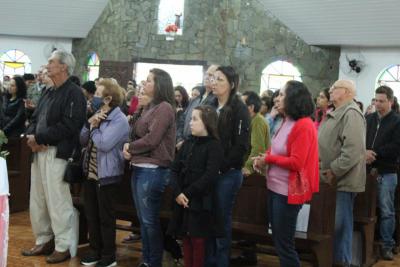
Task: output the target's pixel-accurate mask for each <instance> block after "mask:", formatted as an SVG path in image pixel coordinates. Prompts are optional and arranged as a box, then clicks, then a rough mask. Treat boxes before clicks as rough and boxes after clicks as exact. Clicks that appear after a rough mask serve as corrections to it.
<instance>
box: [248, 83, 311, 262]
mask: <svg viewBox="0 0 400 267" xmlns="http://www.w3.org/2000/svg"><path fill="white" fill-rule="evenodd" d="M277 105H278V111H279V112H280V113H282V114H284V121H283V123H282V125H281V127H280V128H279V129H278V131H277V132H276V133H275V135H274V136H273V138H272V146H271V148H270V149H269V150H268V151H267V153H266V155H262V156H259V157H257V158H255V161H254V167H255V169H257V170H261V169H263V168H264V167H265V166H268V168H267V174H268V175H267V187H268V207H267V208H268V220H269V223H270V224H271V228H272V229H271V230H272V238H273V241H274V245H275V247H276V249H277V252H278V255H279V260H280V265H281V266H282V267H289V266H290V267H297V266H298V267H300V260H299V256H298V254H297V252H296V250H295V244H294V234H295V231H296V221H297V215H298V213H299V211H300V209H301V207H302V204H304V203H305V202H307V201H309V200H310V199H311V197H312V194H313V193H314V192H318V189H319V172H318V140H317V131H316V129H315V126H314V123H313V121H312V120H311V118H310V116H311V115H312V114H313V112H314V109H315V107H314V103H313V100H312V96H311V94H310V92H309V91H308V89H307V87H306V86H305V85H304V84H303V83H301V82H298V81H288V82H287V83H286V85H285V86H284V87H283V88H282V90H280V93H279V97H278V104H277Z"/></svg>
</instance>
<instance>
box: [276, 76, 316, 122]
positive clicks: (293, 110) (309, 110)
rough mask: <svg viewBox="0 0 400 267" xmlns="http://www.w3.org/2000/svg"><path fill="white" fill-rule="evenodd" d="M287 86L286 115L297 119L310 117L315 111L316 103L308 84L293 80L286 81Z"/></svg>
mask: <svg viewBox="0 0 400 267" xmlns="http://www.w3.org/2000/svg"><path fill="white" fill-rule="evenodd" d="M285 88H286V90H285V100H284V106H285V108H284V109H285V115H287V116H288V117H289V118H291V119H293V120H295V121H297V120H298V119H301V118H304V117H310V116H311V115H312V114H313V113H314V110H315V105H314V101H313V99H312V96H311V93H310V91H309V90H308V88H307V86H305V84H304V83H302V82H299V81H294V80H291V81H288V82H287V83H286V85H285Z"/></svg>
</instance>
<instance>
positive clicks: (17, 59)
mask: <svg viewBox="0 0 400 267" xmlns="http://www.w3.org/2000/svg"><path fill="white" fill-rule="evenodd" d="M31 68H32V66H31V60H30V59H29V57H28V56H27V55H26V54H25V53H24V52H22V51H19V50H17V49H13V50H9V51H7V52H5V53H4V54H0V78H1V79H3V77H4V76H6V75H8V76H13V75H23V74H24V73H30V72H31Z"/></svg>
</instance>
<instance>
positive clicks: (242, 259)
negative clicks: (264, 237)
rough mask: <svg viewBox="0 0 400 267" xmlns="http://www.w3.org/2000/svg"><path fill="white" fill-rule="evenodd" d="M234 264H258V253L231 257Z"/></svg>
mask: <svg viewBox="0 0 400 267" xmlns="http://www.w3.org/2000/svg"><path fill="white" fill-rule="evenodd" d="M230 262H231V264H232V265H256V264H257V255H254V256H251V257H248V256H243V255H240V256H237V257H234V258H231V260H230Z"/></svg>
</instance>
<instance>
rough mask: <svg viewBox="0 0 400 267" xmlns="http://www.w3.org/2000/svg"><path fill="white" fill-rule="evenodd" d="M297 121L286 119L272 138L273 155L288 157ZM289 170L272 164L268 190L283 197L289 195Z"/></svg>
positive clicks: (269, 171) (268, 178)
mask: <svg viewBox="0 0 400 267" xmlns="http://www.w3.org/2000/svg"><path fill="white" fill-rule="evenodd" d="M294 124H295V121H293V120H289V119H285V121H284V122H283V123H282V126H281V127H280V128H279V129H278V131H277V132H276V134H275V135H274V136H273V138H272V141H271V143H272V146H271V155H279V156H287V155H288V154H287V139H288V136H289V134H290V132H291V131H292V128H293V126H294ZM288 181H289V169H286V168H282V167H279V166H278V165H275V164H271V165H270V166H269V170H268V175H267V188H268V189H269V190H271V191H273V192H275V193H278V194H281V195H285V196H287V195H288V187H289V182H288Z"/></svg>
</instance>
